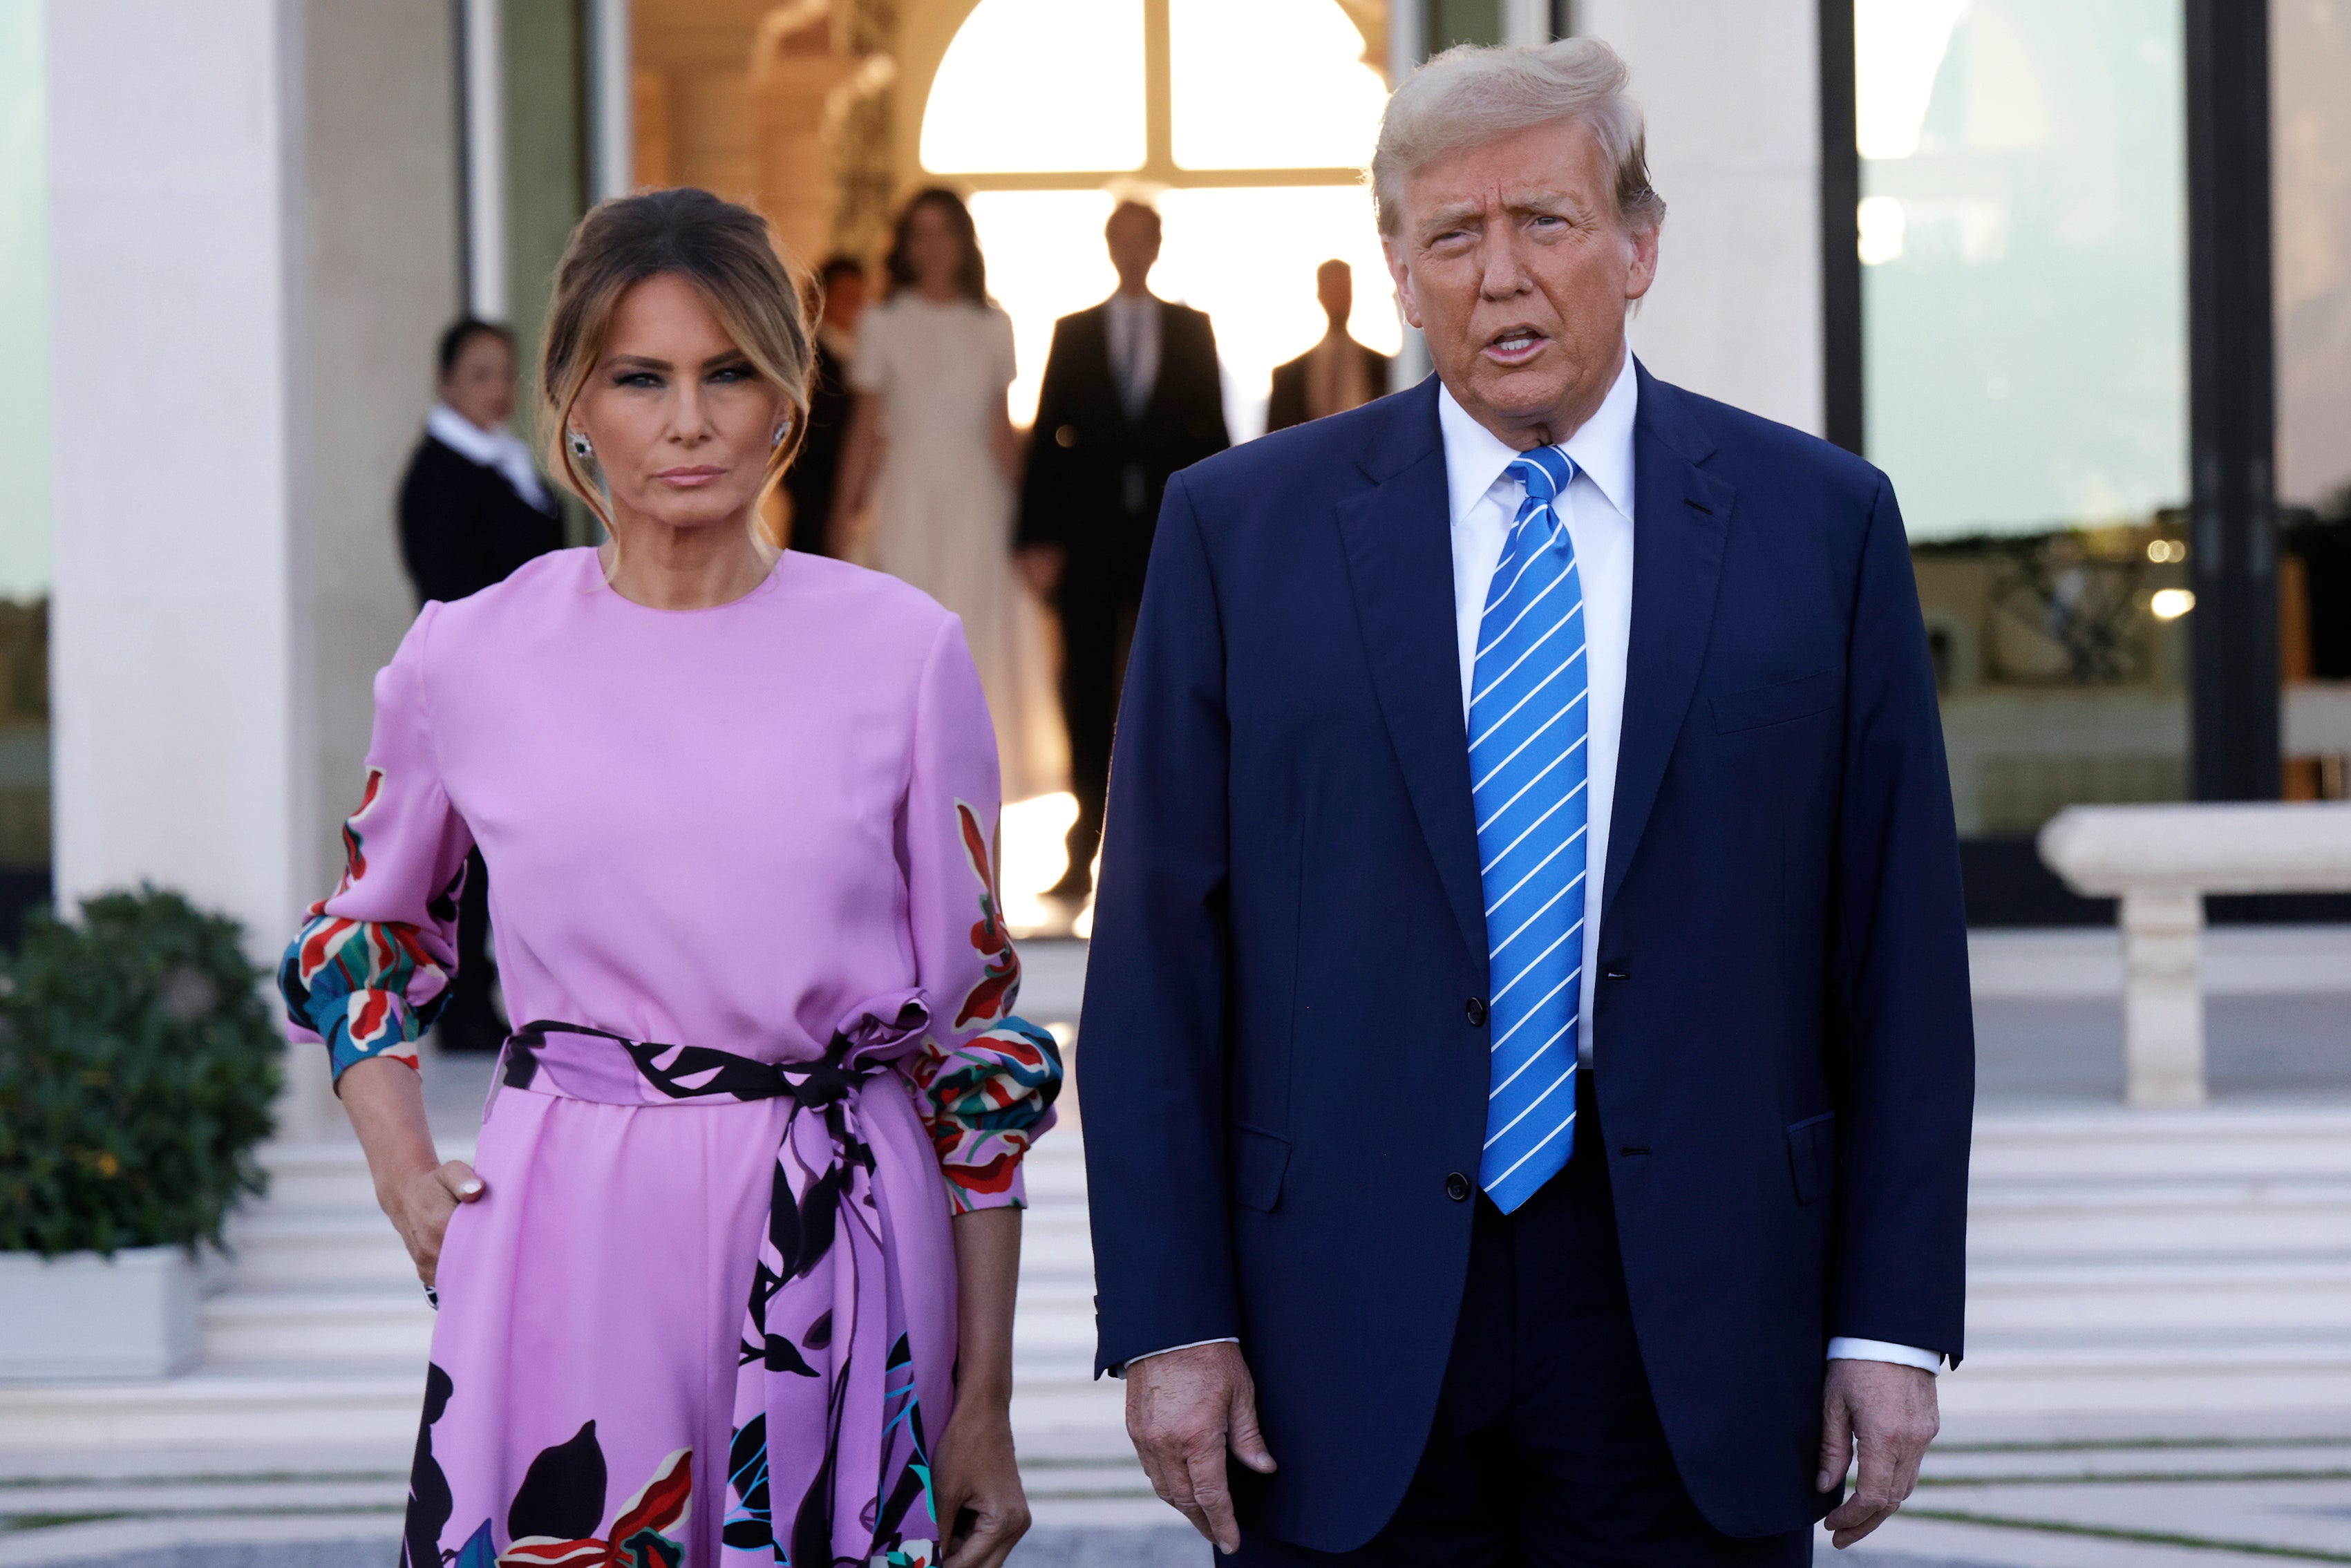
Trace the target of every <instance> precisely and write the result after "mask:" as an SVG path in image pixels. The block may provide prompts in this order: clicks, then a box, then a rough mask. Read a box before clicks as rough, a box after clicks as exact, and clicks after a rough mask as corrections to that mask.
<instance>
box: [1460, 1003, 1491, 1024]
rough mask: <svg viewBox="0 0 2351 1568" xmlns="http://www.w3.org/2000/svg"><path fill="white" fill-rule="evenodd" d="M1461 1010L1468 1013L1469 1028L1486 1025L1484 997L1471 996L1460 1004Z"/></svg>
mask: <svg viewBox="0 0 2351 1568" xmlns="http://www.w3.org/2000/svg"><path fill="white" fill-rule="evenodd" d="M1461 1010H1462V1011H1463V1012H1465V1013H1467V1014H1468V1017H1469V1027H1470V1028H1472V1029H1484V1028H1485V1027H1486V998H1483V997H1471V998H1469V999H1468V1001H1467V1002H1464V1003H1463V1004H1462V1006H1461Z"/></svg>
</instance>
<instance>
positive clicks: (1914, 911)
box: [1078, 39, 1974, 1568]
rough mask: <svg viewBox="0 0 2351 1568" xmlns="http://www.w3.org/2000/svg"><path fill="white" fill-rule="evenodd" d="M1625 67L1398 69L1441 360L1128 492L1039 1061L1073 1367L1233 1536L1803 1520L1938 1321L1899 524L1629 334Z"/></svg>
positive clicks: (1935, 1168) (1595, 1539)
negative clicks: (1067, 1085) (1098, 764)
mask: <svg viewBox="0 0 2351 1568" xmlns="http://www.w3.org/2000/svg"><path fill="white" fill-rule="evenodd" d="M1624 88H1625V70H1624V68H1623V66H1622V64H1621V62H1620V61H1618V59H1617V58H1616V57H1615V56H1614V53H1612V52H1611V51H1610V50H1609V49H1608V48H1607V47H1606V46H1605V45H1604V44H1600V43H1598V42H1596V41H1593V40H1590V39H1575V40H1569V41H1564V42H1561V43H1556V44H1552V45H1548V46H1544V47H1518V48H1506V49H1496V50H1456V51H1453V52H1451V53H1448V54H1447V55H1445V56H1441V57H1438V58H1437V60H1435V61H1432V62H1431V63H1430V64H1429V65H1428V66H1426V67H1425V68H1423V69H1422V70H1421V71H1420V72H1419V73H1418V74H1416V76H1415V77H1414V78H1412V79H1411V80H1410V81H1408V82H1407V83H1405V85H1404V86H1403V87H1402V88H1401V89H1399V90H1398V92H1397V93H1396V95H1395V99H1393V100H1392V101H1391V103H1390V105H1389V108H1388V110H1387V114H1386V118H1385V120H1384V123H1383V125H1382V129H1381V136H1380V145H1379V150H1378V153H1377V155H1376V157H1375V159H1374V164H1373V178H1374V194H1375V197H1376V200H1377V205H1378V213H1379V220H1380V225H1381V231H1382V234H1383V236H1384V240H1385V242H1386V245H1387V249H1388V255H1389V258H1390V267H1391V269H1392V271H1393V273H1394V276H1395V283H1396V287H1397V290H1398V293H1399V296H1400V298H1401V299H1402V301H1403V304H1404V308H1405V314H1406V315H1407V316H1408V317H1409V318H1410V319H1412V320H1413V321H1414V323H1415V324H1416V325H1418V326H1420V327H1422V328H1423V329H1425V330H1426V333H1427V337H1428V343H1429V352H1430V355H1431V358H1432V359H1433V360H1434V361H1435V363H1436V367H1437V375H1436V377H1435V378H1433V379H1432V380H1431V381H1429V382H1424V383H1423V384H1422V385H1420V386H1419V387H1417V388H1416V389H1414V390H1412V391H1410V392H1404V393H1400V394H1398V395H1396V396H1394V397H1390V398H1386V399H1384V400H1382V401H1380V402H1374V403H1372V404H1370V405H1368V406H1366V407H1364V408H1362V409H1358V410H1356V411H1354V412H1353V413H1345V414H1341V415H1337V416H1335V417H1332V418H1330V419H1325V420H1321V421H1317V422H1315V423H1311V424H1307V425H1303V426H1301V427H1299V428H1298V429H1296V430H1292V431H1287V432H1283V433H1281V434H1278V435H1273V436H1269V437H1267V438H1265V439H1264V440H1262V441H1259V442H1254V443H1251V444H1248V445H1246V446H1242V447H1239V448H1237V449H1235V450H1234V451H1232V452H1230V453H1228V454H1226V455H1222V456H1218V457H1215V458H1212V459H1210V460H1208V461H1207V462H1205V463H1202V464H1199V465H1196V466H1194V467H1192V468H1190V469H1187V470H1186V471H1185V472H1183V473H1182V474H1179V475H1178V476H1176V477H1175V479H1174V481H1173V482H1172V483H1171V484H1170V485H1169V486H1168V488H1167V496H1166V501H1165V507H1164V509H1163V511H1162V513H1161V518H1160V523H1159V528H1158V536H1157V539H1156V542H1155V549H1154V553H1153V558H1152V564H1151V575H1150V580H1149V586H1148V588H1147V590H1146V592H1145V595H1144V604H1143V610H1142V616H1141V622H1140V625H1139V628H1138V630H1137V632H1136V635H1135V640H1134V653H1133V656H1132V662H1131V664H1130V665H1129V670H1128V675H1127V686H1126V699H1125V706H1124V708H1123V715H1122V718H1121V722H1120V728H1119V735H1118V753H1117V760H1116V766H1115V769H1114V773H1113V781H1112V789H1111V805H1110V812H1109V830H1108V841H1107V846H1106V851H1105V856H1104V862H1103V866H1104V869H1103V873H1102V887H1101V892H1100V902H1099V903H1098V904H1097V907H1096V911H1095V923H1094V930H1093V951H1092V964H1091V970H1090V973H1089V976H1088V979H1087V988H1086V1006H1085V1012H1084V1019H1083V1031H1082V1040H1083V1046H1082V1049H1081V1051H1080V1052H1079V1054H1078V1063H1079V1068H1078V1071H1079V1073H1080V1082H1081V1092H1082V1097H1083V1104H1084V1107H1085V1119H1086V1153H1087V1169H1088V1178H1089V1181H1090V1184H1091V1193H1092V1209H1093V1234H1094V1255H1095V1265H1096V1270H1097V1272H1098V1282H1099V1288H1100V1294H1099V1315H1100V1328H1101V1344H1100V1351H1099V1356H1100V1362H1099V1364H1100V1367H1101V1369H1102V1370H1103V1371H1106V1372H1113V1373H1117V1372H1122V1371H1123V1374H1124V1375H1125V1377H1126V1380H1127V1419H1128V1427H1129V1430H1130V1432H1131V1433H1132V1435H1133V1437H1134V1440H1135V1446H1136V1448H1137V1450H1138V1452H1139V1453H1140V1454H1141V1456H1142V1458H1143V1462H1144V1467H1145V1468H1146V1469H1148V1470H1149V1471H1150V1473H1151V1476H1152V1478H1153V1481H1154V1484H1155V1487H1156V1488H1157V1490H1158V1491H1159V1493H1160V1495H1161V1496H1162V1497H1164V1498H1165V1499H1167V1500H1168V1501H1170V1502H1171V1503H1173V1504H1174V1505H1175V1507H1176V1508H1178V1509H1180V1510H1181V1511H1184V1512H1185V1513H1186V1515H1187V1516H1188V1517H1189V1518H1190V1519H1191V1520H1192V1521H1193V1522H1194V1523H1195V1524H1196V1525H1197V1526H1198V1527H1199V1528H1200V1529H1201V1531H1202V1532H1203V1533H1204V1534H1207V1535H1208V1536H1210V1537H1211V1538H1212V1539H1213V1540H1215V1542H1217V1546H1218V1548H1219V1549H1221V1550H1223V1551H1227V1552H1236V1551H1237V1552H1238V1554H1239V1556H1238V1561H1240V1562H1243V1563H1301V1564H1302V1563H1381V1564H1405V1563H1409V1564H1414V1565H1415V1568H1438V1565H1446V1564H1473V1563H1474V1564H1487V1563H1495V1564H1499V1563H1513V1564H1516V1563H1532V1564H1542V1565H1549V1564H1566V1563H1576V1564H1585V1563H1594V1564H1596V1563H1610V1564H1620V1563H1627V1564H1629V1563H1637V1564H1648V1563H1658V1564H1666V1563H1672V1564H1681V1563H1693V1564H1696V1563H1705V1564H1715V1563H1724V1564H1730V1563H1739V1564H1746V1563H1758V1564H1761V1563H1771V1564H1781V1563H1803V1562H1808V1561H1809V1560H1810V1557H1811V1549H1812V1533H1813V1523H1814V1521H1817V1520H1821V1519H1822V1518H1823V1516H1825V1518H1826V1522H1827V1524H1828V1526H1829V1528H1830V1530H1831V1531H1832V1532H1833V1537H1834V1541H1835V1542H1836V1543H1837V1544H1838V1545H1844V1544H1848V1543H1850V1542H1853V1541H1855V1540H1858V1539H1859V1538H1861V1537H1862V1536H1864V1535H1866V1534H1867V1533H1868V1532H1869V1531H1871V1530H1873V1529H1874V1528H1876V1525H1877V1524H1878V1523H1879V1522H1880V1521H1883V1520H1884V1519H1885V1518H1886V1516H1887V1515H1888V1514H1890V1513H1891V1512H1892V1511H1894V1510H1895V1509H1896V1507H1898V1506H1899V1505H1900V1502H1901V1500H1903V1498H1904V1497H1906V1496H1907V1494H1908V1492H1909V1490H1910V1488H1911V1485H1912V1483H1913V1481H1914V1479H1915V1478H1916V1476H1917V1467H1918V1462H1919V1458H1920V1456H1921V1454H1922V1453H1923V1451H1924V1449H1925V1448H1926V1445H1927V1443H1928V1441H1929V1440H1930V1439H1931V1437H1932V1436H1933V1434H1934V1431H1935V1427H1936V1403H1935V1369H1936V1368H1937V1367H1938V1365H1939V1364H1941V1363H1943V1362H1946V1361H1948V1362H1950V1363H1953V1364H1956V1363H1957V1361H1958V1360H1959V1353H1960V1349H1961V1344H1960V1318H1961V1305H1962V1296H1963V1293H1964V1291H1963V1237H1964V1229H1965V1223H1966V1197H1967V1163H1968V1140H1969V1127H1970V1105H1971V1101H1972V1097H1973V1077H1974V1067H1973V1042H1972V1029H1971V1024H1970V1012H1969V998H1968V980H1967V959H1966V943H1965V930H1964V924H1963V918H1962V915H1961V906H1960V897H1959V859H1958V852H1957V844H1956V840H1955V836H1954V832H1953V828H1952V821H1951V810H1950V802H1949V783H1948V779H1947V775H1946V771H1945V763H1944V758H1943V750H1942V744H1941V732H1940V727H1939V724H1938V716H1937V710H1936V702H1935V688H1934V681H1933V677H1932V674H1931V670H1930V667H1929V663H1928V651H1927V643H1926V638H1925V635H1924V632H1923V629H1922V627H1921V624H1920V621H1919V614H1918V607H1917V591H1916V588H1915V586H1914V583H1913V580H1912V577H1911V570H1910V560H1909V552H1908V548H1907V543H1906V541H1905V538H1904V535H1903V528H1902V520H1901V517H1900V515H1899V513H1898V512H1897V511H1896V507H1895V503H1894V497H1893V494H1892V491H1891V489H1890V488H1889V486H1888V485H1887V483H1886V477H1885V476H1883V475H1882V474H1880V473H1878V472H1877V471H1876V469H1874V468H1872V467H1870V466H1869V465H1867V464H1865V463H1864V462H1862V461H1860V460H1859V459H1857V458H1855V457H1853V456H1850V455H1846V454H1844V453H1843V452H1839V451H1837V450H1835V449H1834V448H1832V447H1830V446H1828V445H1825V444H1823V443H1821V442H1819V441H1816V440H1813V438H1811V437H1809V436H1806V435H1803V434H1799V433H1797V432H1795V431H1792V430H1789V429H1786V428H1784V427H1782V426H1779V425H1775V424H1772V423H1769V422H1767V421H1765V420H1761V419H1758V418H1755V417H1754V416H1752V415H1750V414H1746V413H1740V412H1739V411H1738V410H1736V409H1732V408H1729V407H1726V406H1724V405H1723V404H1721V403H1718V402H1710V401H1708V400H1707V399H1705V398H1702V397H1698V396H1696V395H1693V394H1692V393H1689V392H1683V391H1681V390H1679V389H1677V388H1675V387H1672V386H1668V385H1667V384H1666V383H1665V382H1659V381H1657V380H1656V379H1655V378H1653V377H1651V376H1650V375H1649V374H1648V373H1647V372H1646V371H1645V370H1643V369H1642V368H1641V367H1640V366H1639V365H1638V364H1636V363H1635V361H1633V360H1632V358H1631V356H1630V354H1629V352H1628V350H1627V347H1626V344H1625V314H1626V311H1627V310H1628V308H1630V306H1631V304H1632V302H1633V301H1635V300H1636V299H1638V298H1640V297H1641V296H1642V295H1643V294H1644V293H1646V290H1647V288H1648V287H1649V283H1650V280H1651V278H1652V277H1653V275H1654V273H1655V269H1656V256H1657V241H1658V230H1659V225H1660V224H1661V222H1662V219H1663V215H1664V206H1663V204H1662V202H1661V201H1660V200H1659V199H1658V197H1657V195H1656V193H1655V192H1654V191H1652V190H1651V189H1650V188H1649V183H1648V177H1647V172H1646V160H1645V156H1644V152H1643V133H1642V127H1641V121H1640V117H1639V113H1638V111H1637V110H1635V108H1634V107H1633V106H1632V105H1631V104H1630V102H1629V101H1627V100H1626V99H1625V96H1624ZM1856 1451H1857V1452H1858V1458H1859V1473H1858V1477H1857V1479H1856V1481H1855V1487H1854V1490H1853V1492H1852V1495H1851V1496H1849V1497H1848V1496H1846V1495H1845V1479H1846V1475H1847V1471H1848V1468H1849V1467H1850V1466H1851V1465H1852V1463H1853V1460H1854V1457H1855V1453H1856ZM1228 1455H1229V1457H1230V1458H1231V1459H1233V1460H1235V1461H1237V1463H1234V1464H1232V1465H1231V1466H1229V1467H1228ZM1277 1460H1278V1461H1279V1462H1278V1464H1277Z"/></svg>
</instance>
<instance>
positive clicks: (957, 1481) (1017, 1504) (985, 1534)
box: [931, 1398, 1029, 1568]
mask: <svg viewBox="0 0 2351 1568" xmlns="http://www.w3.org/2000/svg"><path fill="white" fill-rule="evenodd" d="M931 1487H932V1492H931V1495H932V1498H933V1500H935V1502H936V1504H937V1507H938V1515H939V1535H940V1538H941V1539H940V1542H939V1550H940V1551H942V1552H946V1562H945V1563H944V1564H943V1565H942V1568H998V1565H999V1564H1000V1563H1003V1561H1004V1560H1005V1558H1007V1557H1008V1556H1009V1555H1011V1552H1012V1547H1013V1543H1014V1542H1018V1541H1019V1539H1020V1538H1021V1537H1022V1536H1024V1535H1026V1534H1028V1533H1029V1495H1028V1493H1026V1492H1024V1491H1022V1490H1020V1467H1019V1465H1018V1464H1017V1463H1015V1462H1014V1460H1013V1457H1012V1415H1011V1411H1010V1409H1009V1407H1008V1404H1007V1402H1006V1401H1003V1400H1001V1399H987V1398H981V1399H968V1400H963V1401H959V1402H958V1403H957V1404H956V1409H955V1414H954V1415H952V1416H948V1417H947V1429H946V1432H945V1433H943V1434H942V1435H941V1436H940V1437H939V1447H938V1452H937V1453H935V1455H933V1456H932V1465H931ZM966 1509H969V1510H970V1511H971V1512H972V1514H973V1515H974V1522H973V1524H972V1526H971V1529H970V1530H969V1531H967V1533H965V1534H964V1535H963V1536H961V1537H960V1538H958V1537H957V1536H956V1520H957V1519H958V1518H959V1517H960V1516H961V1515H962V1513H963V1511H965V1510H966Z"/></svg>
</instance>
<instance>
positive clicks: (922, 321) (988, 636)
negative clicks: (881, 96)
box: [832, 187, 1068, 800]
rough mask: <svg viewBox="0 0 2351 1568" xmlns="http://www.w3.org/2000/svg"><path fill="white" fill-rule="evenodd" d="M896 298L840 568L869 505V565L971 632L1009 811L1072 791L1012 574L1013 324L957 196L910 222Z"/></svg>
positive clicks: (913, 211) (838, 519)
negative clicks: (1032, 799) (993, 295)
mask: <svg viewBox="0 0 2351 1568" xmlns="http://www.w3.org/2000/svg"><path fill="white" fill-rule="evenodd" d="M885 269H886V271H887V272H888V274H889V293H888V295H887V297H886V298H884V299H883V302H882V303H881V304H879V305H877V306H875V307H874V308H872V309H871V310H868V311H867V312H865V315H864V317H863V319H862V320H861V322H860V323H859V326H858V334H857V361H856V365H855V368H854V369H853V370H852V372H851V376H850V385H851V387H852V388H853V389H854V391H855V392H856V402H855V404H854V408H853V412H852V413H851V416H850V421H849V437H848V441H847V443H846V444H845V446H844V448H843V450H842V453H841V477H840V481H839V485H838V488H837V490H836V492H835V494H834V497H833V507H832V539H833V549H834V553H836V554H847V553H848V550H847V549H846V548H845V543H844V541H846V540H847V539H848V538H850V536H851V535H852V531H853V530H854V529H855V528H857V527H858V526H859V520H860V518H861V517H862V516H863V514H864V513H865V511H866V509H867V507H868V506H869V505H870V506H871V507H872V523H871V528H872V538H870V540H866V541H862V542H861V544H860V545H859V547H858V555H857V559H860V560H863V561H869V562H870V563H871V564H872V565H874V566H877V567H879V568H881V570H883V571H886V572H888V573H890V574H891V575H892V576H893V577H897V578H902V579H904V580H906V581H908V582H911V583H913V584H914V586H915V587H917V588H919V589H921V590H922V591H924V592H925V593H927V594H929V595H930V596H931V597H932V598H934V599H935V600H937V601H939V602H940V603H941V604H944V605H946V607H947V608H948V609H949V610H952V611H954V612H956V614H957V615H960V616H962V617H963V627H964V635H965V637H966V638H967V639H968V640H969V642H970V643H971V656H972V659H973V662H974V663H976V664H977V665H978V666H979V679H980V684H981V685H983V686H984V687H986V688H987V706H988V711H989V713H990V715H991V716H993V718H994V720H995V724H996V742H997V751H998V759H999V761H1000V764H1001V766H1002V768H1003V771H1004V797H1005V799H1006V800H1025V799H1027V798H1028V797H1029V796H1031V795H1041V794H1045V793H1048V792H1050V791H1051V790H1055V789H1060V788H1061V784H1062V780H1063V778H1064V777H1065V775H1066V772H1067V768H1068V763H1067V758H1066V756H1065V754H1064V752H1063V750H1062V747H1061V734H1060V730H1059V727H1057V726H1056V725H1055V724H1054V723H1053V715H1052V701H1053V697H1052V674H1051V666H1050V658H1051V653H1050V649H1049V648H1048V646H1047V643H1046V639H1045V618H1044V613H1043V608H1042V606H1041V605H1040V603H1039V602H1038V601H1037V599H1036V597H1035V596H1034V595H1033V594H1031V593H1030V592H1029V591H1028V589H1027V588H1026V587H1025V586H1024V585H1023V584H1022V583H1021V581H1020V580H1019V577H1018V576H1016V575H1015V573H1014V570H1013V565H1012V510H1013V485H1014V483H1015V481H1016V479H1017V477H1018V476H1019V442H1018V439H1017V438H1016V437H1015V436H1014V434H1013V431H1012V418H1011V414H1010V412H1009V410H1008V405H1007V403H1006V401H1005V398H1006V393H1007V392H1008V391H1009V389H1010V388H1011V385H1012V379H1013V361H1012V318H1010V317H1009V316H1007V315H1006V314H1005V313H1004V312H1003V310H1002V309H1000V308H998V306H997V304H996V302H995V301H994V300H992V299H990V298H988V297H987V259H986V258H985V257H984V256H981V255H980V251H979V235H978V232H977V230H976V229H974V228H973V226H972V221H971V211H970V209H969V208H967V207H966V206H965V205H964V204H963V198H962V197H960V196H958V195H956V193H954V192H953V191H949V190H946V189H944V188H939V187H934V188H932V189H930V190H926V191H921V192H918V193H915V195H914V197H913V199H912V200H910V201H908V202H907V204H906V205H905V207H904V210H903V211H901V212H900V213H899V214H898V222H897V225H896V229H895V232H894V235H893V239H892V242H891V246H890V256H889V259H888V261H887V263H886V264H885Z"/></svg>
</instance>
